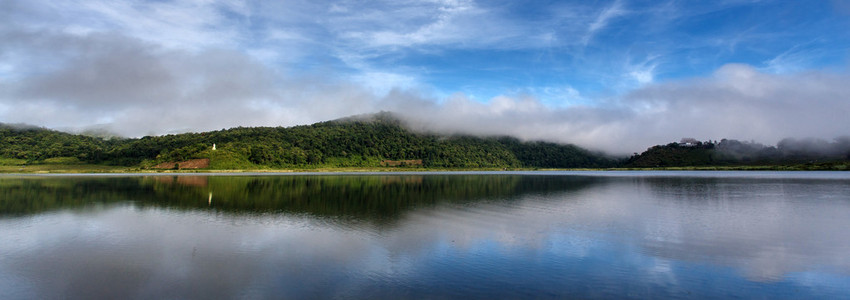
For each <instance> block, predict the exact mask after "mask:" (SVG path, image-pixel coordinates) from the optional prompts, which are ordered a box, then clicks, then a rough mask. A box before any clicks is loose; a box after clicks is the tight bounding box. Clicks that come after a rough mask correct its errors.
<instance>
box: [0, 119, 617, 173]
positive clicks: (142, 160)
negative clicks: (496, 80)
mask: <svg viewBox="0 0 850 300" xmlns="http://www.w3.org/2000/svg"><path fill="white" fill-rule="evenodd" d="M213 144H215V145H216V149H215V150H213V149H212V146H213ZM0 157H2V158H6V159H10V158H11V159H19V160H25V161H26V162H28V163H39V162H44V161H50V160H56V159H60V160H64V161H79V162H81V163H95V164H111V165H122V166H138V167H142V168H148V167H152V166H155V165H157V164H159V163H163V162H180V161H186V160H190V159H202V158H209V159H210V168H211V169H256V168H310V167H378V166H382V165H396V166H405V165H421V166H423V167H437V168H519V167H524V168H584V167H587V168H598V167H613V166H616V164H617V161H616V160H615V159H612V158H609V157H606V156H604V155H602V154H599V153H593V152H591V151H588V150H585V149H582V148H579V147H577V146H574V145H561V144H554V143H547V142H521V141H519V140H517V139H515V138H510V137H488V138H481V137H473V136H457V135H455V136H444V135H437V134H423V133H416V132H413V131H410V130H407V129H406V127H405V126H404V124H403V123H402V121H400V120H399V119H397V118H395V117H394V116H393V115H392V114H391V113H379V114H373V115H367V116H359V117H351V118H345V119H339V120H335V121H328V122H322V123H316V124H313V125H304V126H295V127H286V128H285V127H251V128H245V127H239V128H232V129H226V130H220V131H211V132H203V133H185V134H176V135H165V136H155V137H150V136H148V137H143V138H139V139H110V140H104V139H99V138H94V137H88V136H83V135H73V134H68V133H63V132H58V131H53V130H48V129H43V128H34V127H21V126H11V125H2V124H0Z"/></svg>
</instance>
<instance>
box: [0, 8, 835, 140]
mask: <svg viewBox="0 0 850 300" xmlns="http://www.w3.org/2000/svg"><path fill="white" fill-rule="evenodd" d="M848 67H850V1H846V0H833V1H829V0H823V1H771V0H762V1H756V0H752V1H744V0H740V1H738V0H728V1H627V0H618V1H542V0H541V1H465V0H422V1H414V0H395V1H322V0H309V1H308V0H304V1H301V0H293V1H290V0H284V1H238V0H173V1H172V0H154V1H135V0H129V1H106V0H104V1H99V0H91V1H73V0H69V1H48V0H26V1H24V0H0V122H3V123H26V124H31V125H37V126H44V127H47V128H53V129H57V130H66V131H72V132H81V131H84V130H97V131H108V132H113V133H116V134H120V135H123V136H129V137H140V136H144V135H161V134H170V133H182V132H200V131H208V130H218V129H222V128H230V127H235V126H293V125H301V124H310V123H314V122H319V121H326V120H331V119H336V118H341V117H347V116H351V115H358V114H367V113H375V112H379V111H393V112H396V113H398V114H399V115H400V116H402V117H404V118H405V119H406V120H408V121H409V122H410V124H411V126H413V127H415V128H417V129H421V130H427V131H432V132H442V133H458V134H475V135H512V136H516V137H519V138H521V139H524V140H546V141H553V142H561V143H574V144H577V145H580V146H584V147H587V148H590V149H594V150H602V151H606V152H609V153H615V154H626V153H628V154H630V153H632V152H640V151H643V150H645V149H646V148H647V147H650V146H652V145H656V144H666V143H669V142H673V141H678V140H680V139H681V138H683V137H692V138H696V139H699V140H719V139H722V138H733V139H741V140H747V141H749V140H754V141H757V142H761V143H766V144H775V143H776V142H778V141H779V140H781V139H782V138H787V137H795V138H804V137H814V138H822V139H827V140H831V139H832V138H835V137H838V136H846V135H850V118H848V117H847V116H848V115H850V84H848V83H850V68H848Z"/></svg>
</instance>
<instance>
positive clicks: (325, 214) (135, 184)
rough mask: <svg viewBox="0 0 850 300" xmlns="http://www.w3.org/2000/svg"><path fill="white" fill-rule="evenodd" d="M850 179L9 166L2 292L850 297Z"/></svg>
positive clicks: (0, 259) (2, 220)
mask: <svg viewBox="0 0 850 300" xmlns="http://www.w3.org/2000/svg"><path fill="white" fill-rule="evenodd" d="M849 230H850V172H697V171H690V172H670V171H666V172H638V171H636V172H613V171H611V172H475V173H466V172H460V173H433V172H428V173H374V174H370V173H365V174H240V175H232V174H211V175H205V176H196V175H185V174H181V175H173V174H168V175H150V176H142V175H87V176H86V175H77V176H24V175H5V176H0V299H33V298H38V299H54V298H70V299H105V298H111V299H139V298H142V299H150V298H155V299H161V298H178V299H181V298H182V299H211V298H238V299H257V298H288V299H317V298H322V299H325V298H343V299H382V298H384V299H385V298H391V299H392V298H395V299H398V298H420V299H421V298H427V299H433V298H465V299H493V298H498V299H505V298H507V299H526V298H599V299H624V298H636V299H646V298H763V299H817V298H824V299H835V298H847V297H848V295H850V232H848V231H849Z"/></svg>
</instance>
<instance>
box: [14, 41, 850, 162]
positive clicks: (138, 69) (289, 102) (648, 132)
mask: <svg viewBox="0 0 850 300" xmlns="http://www.w3.org/2000/svg"><path fill="white" fill-rule="evenodd" d="M4 40H11V41H14V42H13V43H12V46H8V44H7V46H6V47H4V48H5V49H4V50H5V51H4V53H9V52H10V50H9V49H10V48H11V50H12V51H11V52H14V50H20V49H30V48H36V47H45V48H48V49H49V48H50V47H56V46H55V45H56V44H60V43H61V44H62V45H63V46H62V51H61V52H60V53H58V54H59V55H58V56H57V55H56V54H57V52H56V51H44V53H43V54H34V55H31V57H30V59H32V60H55V61H56V63H55V64H53V65H51V66H50V68H45V69H42V70H33V72H32V73H30V74H23V75H19V76H17V77H13V78H9V77H6V78H3V80H2V81H0V118H2V120H3V121H4V122H9V123H15V122H21V123H29V124H36V125H43V126H48V127H53V128H77V129H81V128H86V127H92V126H100V127H106V128H109V129H110V130H112V131H114V132H116V133H119V134H122V135H126V136H142V135H151V134H165V133H175V132H186V131H205V130H215V129H221V128H229V127H234V126H292V125H298V124H308V123H311V122H318V121H323V120H329V119H334V118H339V117H345V116H349V115H355V114H363V113H372V112H377V111H380V110H389V111H394V112H397V113H399V114H400V115H402V116H404V117H405V118H406V119H408V120H410V121H411V123H412V124H413V125H414V126H415V127H416V128H418V129H423V130H429V131H437V132H444V133H463V134H476V135H502V134H507V135H512V136H516V137H519V138H522V139H527V140H548V141H555V142H565V143H575V144H578V145H581V146H585V147H590V148H593V149H599V150H604V151H608V152H611V153H621V154H622V153H630V152H636V151H641V150H643V149H644V148H646V147H648V146H651V145H654V144H659V143H667V142H670V141H675V140H678V139H679V138H681V137H686V136H687V137H695V138H698V139H702V140H705V139H721V138H734V139H743V140H750V139H755V140H758V141H760V142H765V143H775V142H777V141H779V140H780V139H782V138H785V137H817V138H826V139H830V138H833V137H836V136H840V135H847V134H849V133H848V130H847V129H848V128H850V119H848V118H846V116H847V115H850V100H848V99H850V86H848V85H847V84H846V82H850V76H848V75H847V74H846V73H842V72H828V71H809V72H800V73H794V74H782V75H777V74H769V73H765V72H761V71H759V70H757V69H755V68H753V67H751V66H748V65H743V64H728V65H725V66H723V67H721V68H720V69H718V70H716V71H715V72H714V73H713V74H711V75H710V76H706V77H698V78H690V79H685V80H679V81H670V82H663V83H655V84H649V85H646V86H644V87H642V88H638V89H635V90H633V91H631V92H629V93H626V94H623V95H620V96H616V97H611V98H609V99H602V100H601V101H599V102H597V103H596V104H592V105H572V106H566V107H552V106H549V105H546V104H544V103H543V102H542V101H540V100H539V99H537V98H535V97H534V96H532V95H506V96H499V97H495V98H492V99H489V100H488V101H486V102H480V101H475V100H472V99H471V98H470V97H468V96H466V95H464V94H455V95H452V96H450V97H447V98H437V97H434V96H430V95H428V94H427V93H425V92H422V91H418V90H416V89H407V90H400V89H394V90H392V91H390V92H389V93H386V94H383V95H382V94H376V93H375V92H374V91H373V90H372V89H370V88H368V87H366V86H364V85H361V84H357V83H355V82H353V81H347V80H344V79H342V78H341V77H340V76H335V75H334V74H306V75H304V74H302V75H298V76H293V75H288V74H283V73H281V72H277V71H275V70H272V69H270V68H268V67H266V66H264V65H263V64H261V63H260V62H258V61H257V60H255V59H253V58H251V57H249V56H246V55H244V54H241V53H238V52H233V51H226V50H209V51H202V52H189V51H181V50H173V49H165V48H162V47H159V46H157V45H152V44H148V43H145V42H143V41H141V40H138V39H134V38H130V37H126V36H122V35H118V34H88V35H82V36H79V35H68V34H61V33H55V32H35V33H26V32H20V33H18V34H17V35H15V36H10V35H9V34H8V33H7V35H6V36H5V37H4ZM15 47H18V48H15Z"/></svg>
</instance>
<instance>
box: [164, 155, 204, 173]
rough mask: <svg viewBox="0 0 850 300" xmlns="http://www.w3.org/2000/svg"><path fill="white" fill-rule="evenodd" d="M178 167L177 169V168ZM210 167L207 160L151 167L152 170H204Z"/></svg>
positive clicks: (191, 160) (201, 159) (200, 159)
mask: <svg viewBox="0 0 850 300" xmlns="http://www.w3.org/2000/svg"><path fill="white" fill-rule="evenodd" d="M178 167H179V168H178ZM209 167H210V159H209V158H199V159H190V160H187V161H181V162H173V161H172V162H164V163H161V164H158V165H156V166H153V168H154V169H180V170H183V169H204V168H209Z"/></svg>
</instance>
